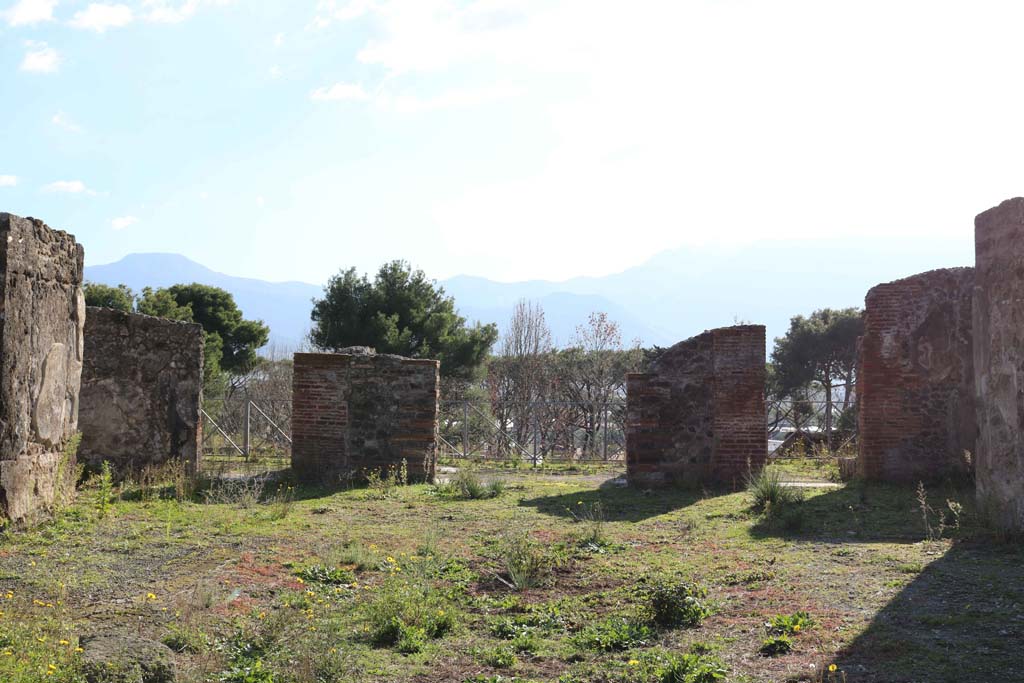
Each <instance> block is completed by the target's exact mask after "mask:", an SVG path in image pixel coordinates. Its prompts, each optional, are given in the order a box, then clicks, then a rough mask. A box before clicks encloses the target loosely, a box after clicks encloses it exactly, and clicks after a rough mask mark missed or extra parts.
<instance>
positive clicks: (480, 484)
mask: <svg viewBox="0 0 1024 683" xmlns="http://www.w3.org/2000/svg"><path fill="white" fill-rule="evenodd" d="M435 490H436V492H437V494H438V495H439V496H441V497H443V498H451V499H454V500H486V499H488V498H497V497H498V496H500V495H501V494H502V493H504V492H505V481H504V480H502V479H491V480H490V481H484V480H483V479H482V478H481V477H480V475H478V474H477V473H476V472H472V471H470V470H468V469H466V468H461V469H460V470H459V471H458V472H457V473H456V474H455V477H454V478H452V479H451V480H450V481H448V482H445V483H443V484H439V485H438V486H437V487H436V489H435Z"/></svg>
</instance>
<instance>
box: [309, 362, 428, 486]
mask: <svg viewBox="0 0 1024 683" xmlns="http://www.w3.org/2000/svg"><path fill="white" fill-rule="evenodd" d="M440 365H441V364H440V362H439V361H436V360H418V359H411V358H403V357H401V356H393V355H387V354H377V353H374V352H373V350H372V349H367V348H365V347H354V348H352V349H344V350H342V351H341V352H339V353H297V354H295V363H294V374H293V380H292V382H293V385H292V470H293V471H294V472H295V474H296V476H297V477H298V478H299V479H300V480H301V481H305V482H307V483H319V484H326V485H334V484H337V483H339V482H340V481H343V480H346V479H350V478H359V477H362V476H365V474H366V473H367V472H374V471H377V472H379V471H387V470H388V469H389V468H391V467H399V466H400V465H401V463H402V461H403V460H404V461H405V463H406V466H407V468H408V474H409V478H410V479H412V480H421V481H422V480H426V481H433V478H434V469H435V464H436V457H437V418H438V399H439V393H440Z"/></svg>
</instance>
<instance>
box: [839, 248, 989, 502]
mask: <svg viewBox="0 0 1024 683" xmlns="http://www.w3.org/2000/svg"><path fill="white" fill-rule="evenodd" d="M973 288H974V269H973V268H953V269H946V270H935V271H930V272H927V273H921V274H920V275H914V276H912V277H908V278H904V279H902V280H897V281H895V282H889V283H886V284H882V285H878V286H877V287H874V288H872V289H871V291H869V292H868V295H867V298H866V299H865V306H864V336H863V337H862V338H861V341H860V353H859V362H858V365H859V367H858V375H857V377H858V379H857V396H858V399H859V401H860V412H859V418H858V419H859V452H858V473H859V474H860V475H861V476H863V477H865V478H868V479H874V480H885V481H898V482H915V481H918V480H924V481H929V480H935V479H940V478H944V477H948V476H952V477H954V478H965V477H967V476H968V474H969V467H968V459H967V458H965V456H964V452H965V451H969V452H973V451H974V449H975V438H976V435H977V422H976V417H975V407H974V364H973V357H972V347H973V343H972V323H971V298H972V293H973Z"/></svg>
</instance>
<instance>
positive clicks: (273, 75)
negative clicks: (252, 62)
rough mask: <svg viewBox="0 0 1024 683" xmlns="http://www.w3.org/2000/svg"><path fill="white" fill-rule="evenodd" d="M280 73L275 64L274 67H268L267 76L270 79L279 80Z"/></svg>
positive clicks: (279, 68)
mask: <svg viewBox="0 0 1024 683" xmlns="http://www.w3.org/2000/svg"><path fill="white" fill-rule="evenodd" d="M281 73H282V72H281V67H279V66H278V65H277V64H275V65H274V66H272V67H270V69H268V70H267V74H268V75H269V76H270V77H271V78H280V77H281Z"/></svg>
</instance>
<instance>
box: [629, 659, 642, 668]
mask: <svg viewBox="0 0 1024 683" xmlns="http://www.w3.org/2000/svg"><path fill="white" fill-rule="evenodd" d="M639 663H640V660H639V659H631V660H629V665H630V666H636V665H637V664H639Z"/></svg>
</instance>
